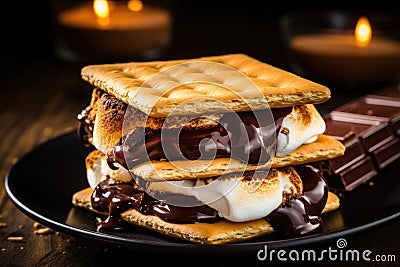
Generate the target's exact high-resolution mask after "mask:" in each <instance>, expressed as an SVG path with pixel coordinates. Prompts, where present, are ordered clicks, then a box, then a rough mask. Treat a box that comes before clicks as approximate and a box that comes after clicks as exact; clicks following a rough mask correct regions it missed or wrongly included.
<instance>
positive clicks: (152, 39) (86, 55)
mask: <svg viewBox="0 0 400 267" xmlns="http://www.w3.org/2000/svg"><path fill="white" fill-rule="evenodd" d="M52 8H53V21H54V23H53V24H54V29H53V30H54V50H55V54H56V55H57V56H58V57H59V58H61V59H63V60H66V61H75V62H104V61H108V62H110V61H122V60H123V61H128V60H149V59H156V58H158V57H160V56H161V55H162V53H163V52H164V51H165V50H166V49H167V48H168V46H169V44H170V40H171V27H172V15H171V12H170V10H169V9H168V6H167V5H166V6H160V5H156V4H154V3H147V2H145V1H140V0H130V1H107V0H93V1H70V0H67V1H61V0H55V1H54V2H53V6H52Z"/></svg>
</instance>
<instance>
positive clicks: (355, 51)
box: [290, 17, 400, 83]
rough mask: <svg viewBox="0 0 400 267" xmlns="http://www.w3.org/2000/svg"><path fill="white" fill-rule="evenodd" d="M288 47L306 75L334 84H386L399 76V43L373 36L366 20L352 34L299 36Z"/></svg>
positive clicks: (360, 22) (360, 21) (361, 21)
mask: <svg viewBox="0 0 400 267" xmlns="http://www.w3.org/2000/svg"><path fill="white" fill-rule="evenodd" d="M290 47H291V49H292V51H293V52H294V56H295V57H296V58H297V60H298V62H300V64H301V65H302V67H303V68H304V69H305V71H306V72H307V73H309V74H310V75H314V76H316V77H319V78H322V79H327V80H329V81H334V82H337V83H345V82H347V83H368V82H385V81H391V80H393V79H394V77H395V76H396V75H398V74H400V64H399V62H400V42H398V41H395V40H394V39H393V40H392V39H388V38H384V37H379V36H373V34H372V27H371V25H370V24H369V21H368V19H367V18H366V17H361V18H360V19H359V20H358V22H357V25H356V27H355V30H354V32H350V31H349V32H347V31H346V32H339V33H338V32H329V33H323V34H309V35H299V36H296V37H294V38H293V39H292V40H291V42H290Z"/></svg>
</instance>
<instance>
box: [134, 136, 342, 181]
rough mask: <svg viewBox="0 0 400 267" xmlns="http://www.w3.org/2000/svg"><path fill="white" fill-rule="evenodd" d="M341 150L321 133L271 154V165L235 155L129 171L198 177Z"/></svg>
mask: <svg viewBox="0 0 400 267" xmlns="http://www.w3.org/2000/svg"><path fill="white" fill-rule="evenodd" d="M344 151H345V147H344V146H343V144H342V143H341V142H339V141H337V140H335V139H332V138H330V137H328V136H326V135H323V134H321V135H319V136H318V139H317V140H316V141H315V142H313V143H309V144H304V145H301V146H300V147H299V148H297V149H296V150H294V151H293V152H291V153H290V154H289V155H287V156H283V157H274V158H273V161H272V165H271V163H267V164H263V165H255V164H245V163H243V162H241V161H239V160H236V159H230V158H216V159H214V160H212V161H208V160H197V161H190V160H188V161H174V162H167V161H151V162H145V163H142V164H139V165H137V166H135V167H133V168H132V169H131V171H132V173H133V174H135V175H137V176H139V177H141V178H143V179H145V180H148V181H164V180H167V181H174V180H187V179H201V178H207V177H215V176H220V175H223V174H226V173H231V172H243V171H254V170H261V169H265V168H268V167H272V168H278V167H285V166H291V165H296V164H305V163H310V162H315V161H320V160H327V159H332V158H336V157H339V156H342V155H343V154H344Z"/></svg>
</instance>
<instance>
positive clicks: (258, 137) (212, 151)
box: [107, 107, 292, 169]
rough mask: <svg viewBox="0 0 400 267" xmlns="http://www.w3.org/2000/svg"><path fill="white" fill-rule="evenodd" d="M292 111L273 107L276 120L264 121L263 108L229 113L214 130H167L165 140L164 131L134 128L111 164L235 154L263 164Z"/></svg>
mask: <svg viewBox="0 0 400 267" xmlns="http://www.w3.org/2000/svg"><path fill="white" fill-rule="evenodd" d="M291 110H292V108H291V107H290V108H281V109H272V110H271V111H272V113H273V117H274V120H273V121H268V120H267V119H265V120H262V118H260V117H261V116H262V114H261V112H263V111H255V112H240V113H226V114H224V115H223V116H222V117H221V119H220V121H219V125H218V126H217V127H215V128H214V129H211V130H207V131H206V130H200V131H197V132H196V133H193V132H190V131H186V132H185V131H184V130H182V132H181V133H180V134H179V132H178V133H176V132H174V130H168V129H166V130H164V131H165V132H163V135H162V139H163V142H162V143H161V133H155V132H151V133H150V134H149V132H146V133H145V131H144V130H143V129H135V131H133V132H131V133H130V134H128V135H126V136H123V137H122V138H121V139H120V141H119V142H118V144H117V145H116V146H115V147H114V149H113V150H112V151H110V152H109V153H108V155H107V156H108V163H109V165H110V167H111V168H113V169H115V168H116V167H115V166H114V165H113V164H114V163H115V162H117V163H119V164H121V165H122V166H124V167H125V168H128V165H129V168H132V167H133V166H135V165H137V164H139V163H142V162H144V161H147V160H148V159H149V160H160V159H163V158H168V160H170V161H172V160H186V159H188V160H197V159H200V158H201V159H214V158H221V157H230V156H232V158H236V159H238V160H241V161H243V162H246V163H250V164H264V163H266V162H268V161H269V160H270V158H271V153H272V151H273V147H274V146H275V137H276V134H277V131H278V129H279V128H280V124H281V123H282V120H283V118H284V117H285V116H286V115H288V114H289V113H290V112H291ZM264 112H265V111H264ZM255 113H256V115H255ZM257 113H258V114H257ZM257 119H258V120H257ZM271 129H272V130H271ZM140 132H142V134H141V133H140ZM144 134H146V135H145V136H143V135H144ZM176 137H178V138H176ZM143 138H144V139H143Z"/></svg>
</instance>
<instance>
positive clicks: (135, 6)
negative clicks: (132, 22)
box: [128, 0, 143, 12]
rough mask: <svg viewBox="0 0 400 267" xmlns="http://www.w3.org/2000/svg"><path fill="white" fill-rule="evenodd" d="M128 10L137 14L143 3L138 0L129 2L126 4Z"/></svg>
mask: <svg viewBox="0 0 400 267" xmlns="http://www.w3.org/2000/svg"><path fill="white" fill-rule="evenodd" d="M128 8H129V10H131V11H134V12H139V11H141V10H142V9H143V2H142V1H140V0H130V1H129V2H128Z"/></svg>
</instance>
